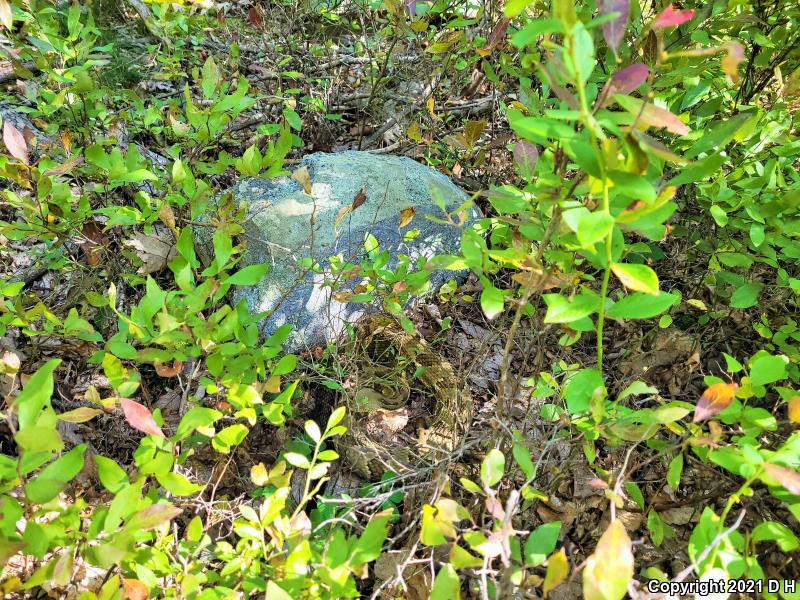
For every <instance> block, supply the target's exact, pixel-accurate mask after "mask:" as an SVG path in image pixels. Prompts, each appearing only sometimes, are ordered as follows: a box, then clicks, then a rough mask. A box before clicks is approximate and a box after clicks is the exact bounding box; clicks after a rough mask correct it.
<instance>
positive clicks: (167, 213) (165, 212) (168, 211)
mask: <svg viewBox="0 0 800 600" xmlns="http://www.w3.org/2000/svg"><path fill="white" fill-rule="evenodd" d="M158 218H159V219H161V222H162V223H164V225H166V226H167V227H169V228H170V229H171V230H172V231H175V213H174V212H173V210H172V207H171V206H170V205H169V204H162V205H161V208H160V209H159V211H158Z"/></svg>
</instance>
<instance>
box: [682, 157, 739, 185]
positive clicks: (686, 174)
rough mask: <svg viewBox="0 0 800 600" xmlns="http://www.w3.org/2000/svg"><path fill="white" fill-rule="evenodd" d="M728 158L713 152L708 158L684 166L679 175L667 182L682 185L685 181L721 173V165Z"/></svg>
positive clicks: (693, 181) (689, 181) (694, 180)
mask: <svg viewBox="0 0 800 600" xmlns="http://www.w3.org/2000/svg"><path fill="white" fill-rule="evenodd" d="M727 160H728V157H727V156H722V155H720V154H713V155H711V156H709V157H708V158H706V159H704V160H702V161H700V162H697V163H692V164H690V165H687V166H686V167H684V168H683V169H682V170H681V172H680V174H679V175H676V176H675V177H673V178H672V179H670V180H669V181H668V182H667V185H682V184H685V183H695V182H700V181H702V180H703V179H707V178H708V177H711V176H712V175H715V174H717V173H720V172H721V171H720V167H721V166H722V165H723V164H724V163H725V161H727Z"/></svg>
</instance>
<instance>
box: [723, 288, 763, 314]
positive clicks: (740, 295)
mask: <svg viewBox="0 0 800 600" xmlns="http://www.w3.org/2000/svg"><path fill="white" fill-rule="evenodd" d="M763 289H764V284H763V283H758V282H753V283H746V284H744V285H743V286H740V287H738V288H736V291H735V292H733V294H732V295H731V301H730V306H731V308H750V307H752V306H755V305H756V304H758V297H759V296H760V295H761V290H763Z"/></svg>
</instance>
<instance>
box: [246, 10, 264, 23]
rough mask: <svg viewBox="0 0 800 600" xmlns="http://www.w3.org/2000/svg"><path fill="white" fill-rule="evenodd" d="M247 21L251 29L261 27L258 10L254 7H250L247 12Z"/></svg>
mask: <svg viewBox="0 0 800 600" xmlns="http://www.w3.org/2000/svg"><path fill="white" fill-rule="evenodd" d="M247 21H248V22H249V23H250V25H252V26H253V27H261V15H259V14H258V9H257V8H256V7H255V6H251V7H250V10H248V11H247Z"/></svg>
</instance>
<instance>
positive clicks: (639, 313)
mask: <svg viewBox="0 0 800 600" xmlns="http://www.w3.org/2000/svg"><path fill="white" fill-rule="evenodd" d="M679 300H680V296H679V295H678V294H670V293H668V292H661V293H660V294H659V295H657V296H654V295H652V294H643V293H641V292H634V293H633V294H630V295H628V296H625V297H624V298H622V299H621V300H619V301H618V302H616V303H615V304H614V306H612V307H611V308H609V309H608V310H607V311H606V316H608V317H611V318H612V319H650V318H652V317H656V316H658V315H660V314H661V313H663V312H664V311H665V310H667V309H668V308H669V307H670V306H672V305H674V304H676V303H677V302H678V301H679Z"/></svg>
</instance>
